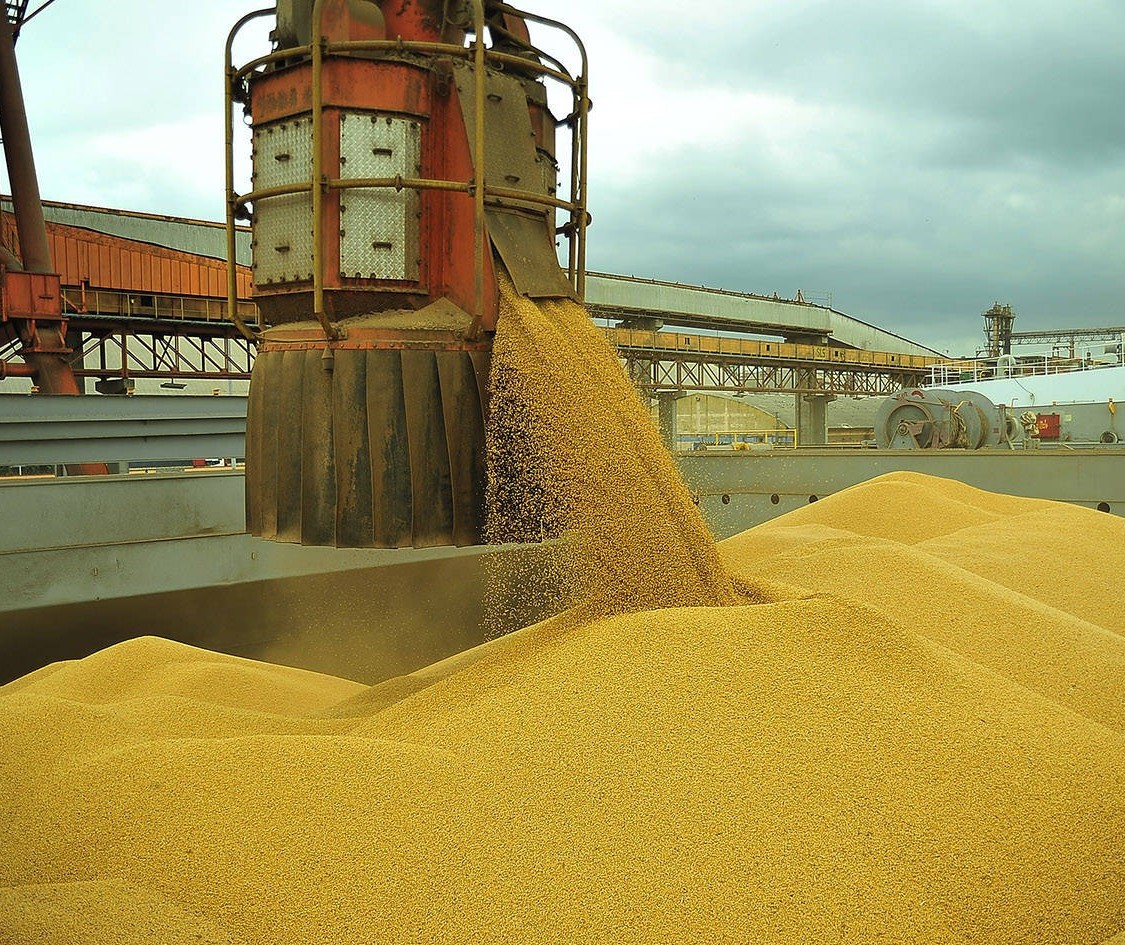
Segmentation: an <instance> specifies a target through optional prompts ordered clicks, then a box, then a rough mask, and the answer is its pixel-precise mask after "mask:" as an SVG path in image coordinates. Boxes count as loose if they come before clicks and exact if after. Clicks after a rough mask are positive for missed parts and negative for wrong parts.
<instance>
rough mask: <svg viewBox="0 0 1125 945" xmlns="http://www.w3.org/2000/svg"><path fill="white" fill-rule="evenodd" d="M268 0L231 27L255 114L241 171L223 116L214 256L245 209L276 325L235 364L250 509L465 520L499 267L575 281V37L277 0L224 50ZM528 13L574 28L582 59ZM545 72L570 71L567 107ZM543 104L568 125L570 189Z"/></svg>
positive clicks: (282, 516) (456, 541) (323, 530)
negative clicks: (564, 252) (264, 40)
mask: <svg viewBox="0 0 1125 945" xmlns="http://www.w3.org/2000/svg"><path fill="white" fill-rule="evenodd" d="M273 14H274V11H273V10H270V11H258V12H257V13H253V14H249V15H248V16H246V17H243V19H242V20H240V21H239V23H238V24H237V25H236V26H235V28H234V30H232V32H231V35H230V37H229V39H228V42H227V64H228V68H227V76H228V92H227V95H228V106H230V107H231V108H233V107H234V106H235V105H238V104H241V105H243V106H244V108H245V111H246V115H247V116H248V119H249V123H250V125H251V128H252V135H253V152H252V154H253V161H252V165H253V184H252V190H251V191H250V192H249V193H245V194H241V195H240V194H237V193H235V191H234V187H233V180H234V171H233V157H232V152H233V129H232V130H231V133H230V134H229V135H228V148H227V162H228V167H227V174H228V249H229V250H230V252H229V258H230V260H231V266H232V272H233V265H234V252H233V249H234V246H233V243H234V229H235V221H236V220H237V219H239V218H248V219H249V220H250V222H251V225H252V242H253V280H254V298H255V301H256V302H257V304H258V307H259V311H260V313H261V321H262V324H263V325H268V326H269V327H267V328H266V329H265V330H264V331H262V333H261V335H260V336H259V337H258V345H259V346H258V357H257V360H256V362H255V366H254V371H253V378H252V381H251V385H250V401H249V408H248V417H247V445H246V507H247V527H248V530H249V531H250V532H251V533H252V534H255V535H260V536H262V537H265V538H272V539H278V540H282V541H296V542H301V543H303V544H318V545H337V546H346V547H387V548H394V547H403V546H411V545H412V546H415V547H424V546H432V545H471V544H476V543H479V542H480V540H481V529H482V517H483V496H484V433H485V424H486V421H487V400H488V374H489V363H490V350H491V334H492V332H493V331H494V330H495V327H496V320H497V315H498V297H499V290H498V279H499V274H500V272H501V270H503V271H506V272H507V273H508V275H509V276H510V278H511V280H512V282H513V283H514V285H515V287H516V289H517V290H518V291H519V292H520V293H521V294H523V295H526V296H528V297H531V298H562V297H576V298H581V296H582V293H583V272H584V267H585V258H584V257H585V250H584V236H585V229H586V224H587V214H586V209H585V181H584V173H583V169H584V166H585V153H586V152H585V140H586V134H585V131H586V128H585V126H586V114H587V111H588V98H587V93H586V63H585V53H584V50H583V49H582V46H581V43H580V42H579V41H578V38H577V36H575V34H574V33H573V32H572V31H571V30H570V29H569V28H567V27H565V26H563V25H562V24H559V23H556V22H555V21H553V20H548V19H546V18H543V17H538V16H536V15H533V14H530V13H526V12H523V11H520V10H516V9H515V8H513V7H510V6H508V5H507V4H505V3H501V2H491V0H394V2H384V3H376V2H374V0H315V2H313V0H282V2H281V3H279V4H278V7H277V9H276V24H275V28H274V30H273V32H272V33H271V38H272V41H273V44H274V49H273V51H272V52H271V53H270V54H268V55H266V56H262V57H260V58H258V59H256V60H254V61H252V62H250V63H248V64H246V65H244V66H241V67H235V66H234V65H232V62H231V48H232V45H233V42H234V39H235V37H236V36H237V35H238V33H239V31H240V30H241V29H242V28H243V27H244V26H246V24H247V23H249V22H250V21H252V20H254V19H255V18H257V17H261V16H268V15H273ZM529 21H532V22H534V23H537V24H540V25H541V26H542V27H543V28H544V29H546V28H552V29H559V30H562V31H563V32H565V33H566V34H567V35H568V36H569V37H571V38H572V39H573V40H574V42H575V43H576V45H577V48H578V52H579V54H580V56H581V61H582V67H581V73H580V74H579V75H578V76H577V77H575V76H573V75H572V74H571V73H570V72H569V71H568V70H567V69H566V67H565V66H564V65H563V64H562V63H561V62H560V61H559V60H558V59H556V58H554V57H553V56H550V55H548V54H547V53H545V52H543V51H541V50H540V49H538V48H537V47H536V46H535V45H534V44H533V43H532V41H531V36H530V31H529V29H528V22H529ZM548 80H550V81H552V82H556V83H560V84H561V85H562V86H563V87H564V88H566V89H567V90H568V91H569V94H570V100H571V109H570V111H569V113H568V114H567V115H566V116H565V117H564V118H562V119H561V120H557V119H556V118H555V116H554V115H553V114H552V113H551V111H550V109H549V108H548V104H547V87H546V84H545V83H546V81H548ZM556 128H565V129H568V130H569V132H570V144H571V147H570V154H569V158H568V163H569V169H570V181H569V187H568V188H567V191H566V196H565V198H563V197H560V196H559V194H558V193H557V192H556V191H557V180H558V174H559V165H558V163H557V161H556V143H555V132H556ZM557 217H561V218H562V220H563V222H562V224H561V226H560V225H557V222H556V218H557ZM559 235H563V236H565V237H567V239H568V241H569V255H568V261H567V264H566V266H565V267H563V266H560V264H559V261H558V255H557V250H556V239H557V237H558V236H559ZM230 294H231V296H232V299H233V295H234V289H233V282H232V287H231V293H230ZM232 313H233V306H232Z"/></svg>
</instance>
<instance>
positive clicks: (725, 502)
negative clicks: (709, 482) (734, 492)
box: [723, 494, 730, 505]
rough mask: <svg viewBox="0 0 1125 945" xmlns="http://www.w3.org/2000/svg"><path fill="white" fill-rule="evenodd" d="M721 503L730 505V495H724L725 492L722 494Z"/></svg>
mask: <svg viewBox="0 0 1125 945" xmlns="http://www.w3.org/2000/svg"><path fill="white" fill-rule="evenodd" d="M723 505H730V496H729V495H726V494H724V495H723Z"/></svg>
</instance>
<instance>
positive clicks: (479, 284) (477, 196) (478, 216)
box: [468, 0, 488, 340]
mask: <svg viewBox="0 0 1125 945" xmlns="http://www.w3.org/2000/svg"><path fill="white" fill-rule="evenodd" d="M473 32H474V33H475V34H476V36H475V37H474V42H473V73H474V76H473V78H474V82H473V94H474V97H475V109H476V122H475V128H474V138H475V142H474V144H475V148H474V157H475V159H476V173H475V174H474V178H475V184H476V189H475V190H474V191H473V249H474V252H475V255H476V272H475V280H474V283H473V289H474V292H473V298H474V301H473V320H472V322H471V323H470V324H469V332H468V337H469V339H470V340H474V339H476V337H477V335H478V334H480V324H481V319H482V318H483V317H484V264H485V261H486V259H485V253H486V252H487V251H488V249H487V247H486V246H485V240H484V188H485V180H484V168H485V163H484V102H485V97H484V78H485V73H484V70H485V57H484V0H473Z"/></svg>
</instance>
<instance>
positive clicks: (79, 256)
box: [0, 213, 250, 301]
mask: <svg viewBox="0 0 1125 945" xmlns="http://www.w3.org/2000/svg"><path fill="white" fill-rule="evenodd" d="M0 221H2V223H0V225H2V233H3V238H4V241H5V242H6V243H14V244H15V245H19V239H18V234H17V232H16V226H15V219H14V217H13V216H12V215H11V214H8V213H5V214H3V216H2V217H0ZM47 240H48V245H49V248H50V254H51V258H52V259H53V260H54V264H55V269H54V271H56V272H58V274H59V276H60V277H61V279H62V284H63V285H64V286H65V287H68V288H70V289H73V290H78V289H80V288H81V287H82V286H83V285H86V286H88V287H90V288H92V289H106V290H109V291H121V292H139V293H140V292H143V293H145V294H153V295H169V296H173V295H175V296H179V295H182V296H196V297H210V298H216V299H219V298H225V297H226V277H227V267H226V262H225V261H224V260H221V259H213V258H211V257H209V256H202V255H197V254H195V253H189V252H184V251H180V250H175V249H170V248H167V247H164V246H156V245H154V244H152V243H146V242H144V241H142V240H135V239H128V238H126V237H123V236H113V235H110V234H106V233H98V232H95V231H93V230H87V229H84V228H83V227H80V226H72V225H70V224H65V223H56V222H50V221H49V222H48V223H47ZM237 273H238V292H239V297H240V298H244V299H245V298H249V296H250V271H249V269H248V267H246V266H239V267H238V268H237ZM72 297H73V300H74V301H77V299H78V296H77V295H75V294H73V293H72Z"/></svg>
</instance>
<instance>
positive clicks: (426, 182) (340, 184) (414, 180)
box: [325, 177, 473, 194]
mask: <svg viewBox="0 0 1125 945" xmlns="http://www.w3.org/2000/svg"><path fill="white" fill-rule="evenodd" d="M325 183H326V185H327V186H328V188H329V189H330V190H347V189H348V188H351V187H393V188H394V189H395V190H450V191H456V192H457V193H463V194H467V193H472V190H473V184H472V182H469V181H456V180H431V179H429V178H423V177H348V178H331V179H329V180H327V181H326V182H325Z"/></svg>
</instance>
